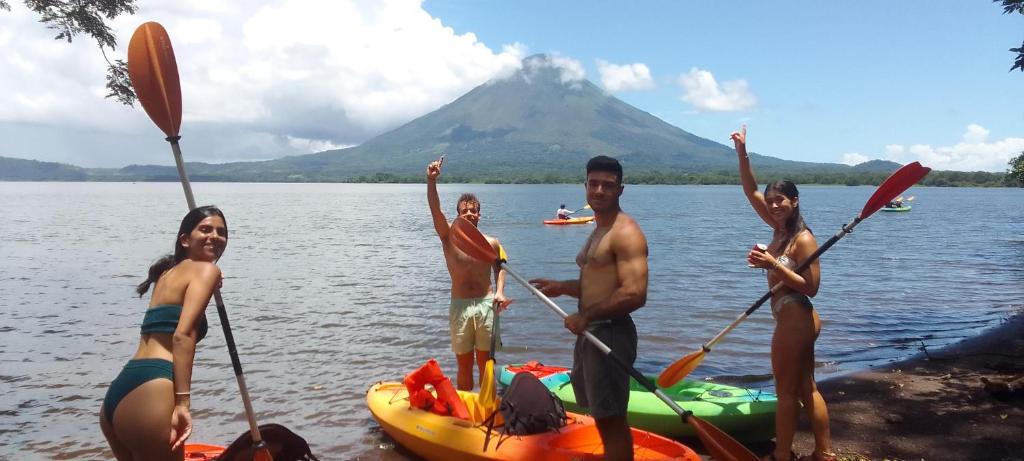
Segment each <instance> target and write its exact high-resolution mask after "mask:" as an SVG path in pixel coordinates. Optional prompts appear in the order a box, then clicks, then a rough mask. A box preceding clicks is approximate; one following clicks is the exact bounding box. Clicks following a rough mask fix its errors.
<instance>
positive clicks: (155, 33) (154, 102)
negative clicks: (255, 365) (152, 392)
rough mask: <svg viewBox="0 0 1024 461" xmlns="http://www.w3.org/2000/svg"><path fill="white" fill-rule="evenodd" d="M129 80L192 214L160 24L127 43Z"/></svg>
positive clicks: (261, 456) (175, 94) (176, 93)
mask: <svg viewBox="0 0 1024 461" xmlns="http://www.w3.org/2000/svg"><path fill="white" fill-rule="evenodd" d="M128 76H129V78H131V81H132V86H133V87H135V94H136V95H138V97H139V102H140V103H142V108H143V109H145V110H146V114H148V115H149V118H150V119H152V120H153V123H155V124H156V126H158V127H159V128H160V129H161V130H162V131H163V132H164V134H166V135H167V138H166V139H167V142H169V143H171V151H172V152H173V153H174V163H175V164H176V165H177V167H178V177H179V178H180V179H181V187H182V188H183V189H184V190H185V201H186V203H187V204H188V208H189V210H191V209H193V208H195V207H196V200H195V198H194V197H193V195H192V186H191V185H190V184H189V181H188V174H187V173H186V172H185V163H184V162H183V161H182V159H181V147H180V146H178V140H179V139H181V136H179V135H178V129H179V128H180V127H181V84H180V81H179V80H178V64H177V62H176V61H175V59H174V49H173V48H171V39H170V37H168V36H167V31H166V30H164V28H163V26H161V25H160V24H159V23H156V22H152V21H151V22H147V23H145V24H142V25H141V26H139V27H138V28H137V29H135V33H134V34H132V39H131V41H130V42H129V43H128ZM213 297H214V299H215V300H216V304H217V315H219V316H220V324H221V327H222V328H223V330H224V340H225V342H227V346H228V354H229V355H230V356H231V366H232V367H233V368H234V369H235V378H236V379H237V380H238V390H239V391H240V392H241V394H242V403H243V404H244V405H245V415H246V416H247V417H248V419H249V431H250V433H251V434H252V441H253V459H254V460H257V461H273V458H272V457H271V455H270V450H269V449H268V448H267V445H266V444H265V443H264V442H263V439H262V438H261V437H260V430H259V426H258V425H257V424H256V415H255V413H254V412H253V410H252V402H251V401H250V400H249V391H248V390H247V388H246V386H245V378H244V377H243V376H242V363H241V362H240V361H239V360H238V351H236V350H235V338H234V336H232V335H231V326H230V324H229V323H228V313H227V308H225V307H224V300H223V299H222V298H221V296H220V289H219V288H215V289H214V290H213Z"/></svg>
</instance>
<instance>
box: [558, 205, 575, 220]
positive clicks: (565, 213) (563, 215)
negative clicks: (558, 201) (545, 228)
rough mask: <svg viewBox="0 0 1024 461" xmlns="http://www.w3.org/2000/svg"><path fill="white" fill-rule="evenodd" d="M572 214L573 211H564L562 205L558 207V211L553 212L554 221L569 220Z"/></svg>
mask: <svg viewBox="0 0 1024 461" xmlns="http://www.w3.org/2000/svg"><path fill="white" fill-rule="evenodd" d="M573 213H574V211H572V210H569V209H566V208H565V204H564V203H563V204H562V205H561V206H559V207H558V211H555V219H569V218H571V217H572V216H571V215H572V214H573Z"/></svg>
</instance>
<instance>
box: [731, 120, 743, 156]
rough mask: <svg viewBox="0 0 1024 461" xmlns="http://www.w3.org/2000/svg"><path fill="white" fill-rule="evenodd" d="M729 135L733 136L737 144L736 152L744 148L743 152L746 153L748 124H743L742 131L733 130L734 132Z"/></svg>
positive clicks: (733, 140) (734, 142)
mask: <svg viewBox="0 0 1024 461" xmlns="http://www.w3.org/2000/svg"><path fill="white" fill-rule="evenodd" d="M729 137H730V138H732V143H733V144H734V145H735V146H736V152H740V149H742V150H743V153H744V154H746V152H747V124H746V123H744V124H743V128H741V129H740V131H733V132H732V134H731V135H729Z"/></svg>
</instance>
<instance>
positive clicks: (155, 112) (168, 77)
mask: <svg viewBox="0 0 1024 461" xmlns="http://www.w3.org/2000/svg"><path fill="white" fill-rule="evenodd" d="M128 77H129V78H130V79H131V80H132V86H133V87H135V94H136V95H137V96H138V97H139V102H141V103H142V108H143V109H145V110H146V114H148V115H149V118H150V119H152V120H153V123H156V126H158V127H160V129H161V130H162V131H163V132H164V134H166V135H167V136H168V137H174V136H178V129H179V128H180V127H181V84H180V82H179V81H178V64H177V63H176V62H175V60H174V49H173V48H171V39H170V37H168V36H167V31H166V30H164V27H163V26H161V25H160V24H159V23H155V22H147V23H145V24H143V25H141V26H139V27H138V28H137V29H135V33H134V34H132V39H131V41H130V42H129V43H128Z"/></svg>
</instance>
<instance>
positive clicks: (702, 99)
mask: <svg viewBox="0 0 1024 461" xmlns="http://www.w3.org/2000/svg"><path fill="white" fill-rule="evenodd" d="M678 82H679V84H680V85H681V86H682V87H683V96H682V97H681V98H680V99H682V100H683V101H685V102H688V103H690V104H693V105H694V107H696V108H697V109H699V110H703V111H709V112H736V111H742V110H748V109H752V108H754V106H756V105H757V97H756V96H754V94H753V93H751V92H750V89H749V88H748V87H747V81H746V80H730V81H727V82H722V84H721V85H719V83H718V82H717V81H715V76H714V75H712V74H711V72H709V71H706V70H701V69H697V68H696V67H694V68H692V69H690V72H688V73H685V74H682V75H680V76H679V80H678Z"/></svg>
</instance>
